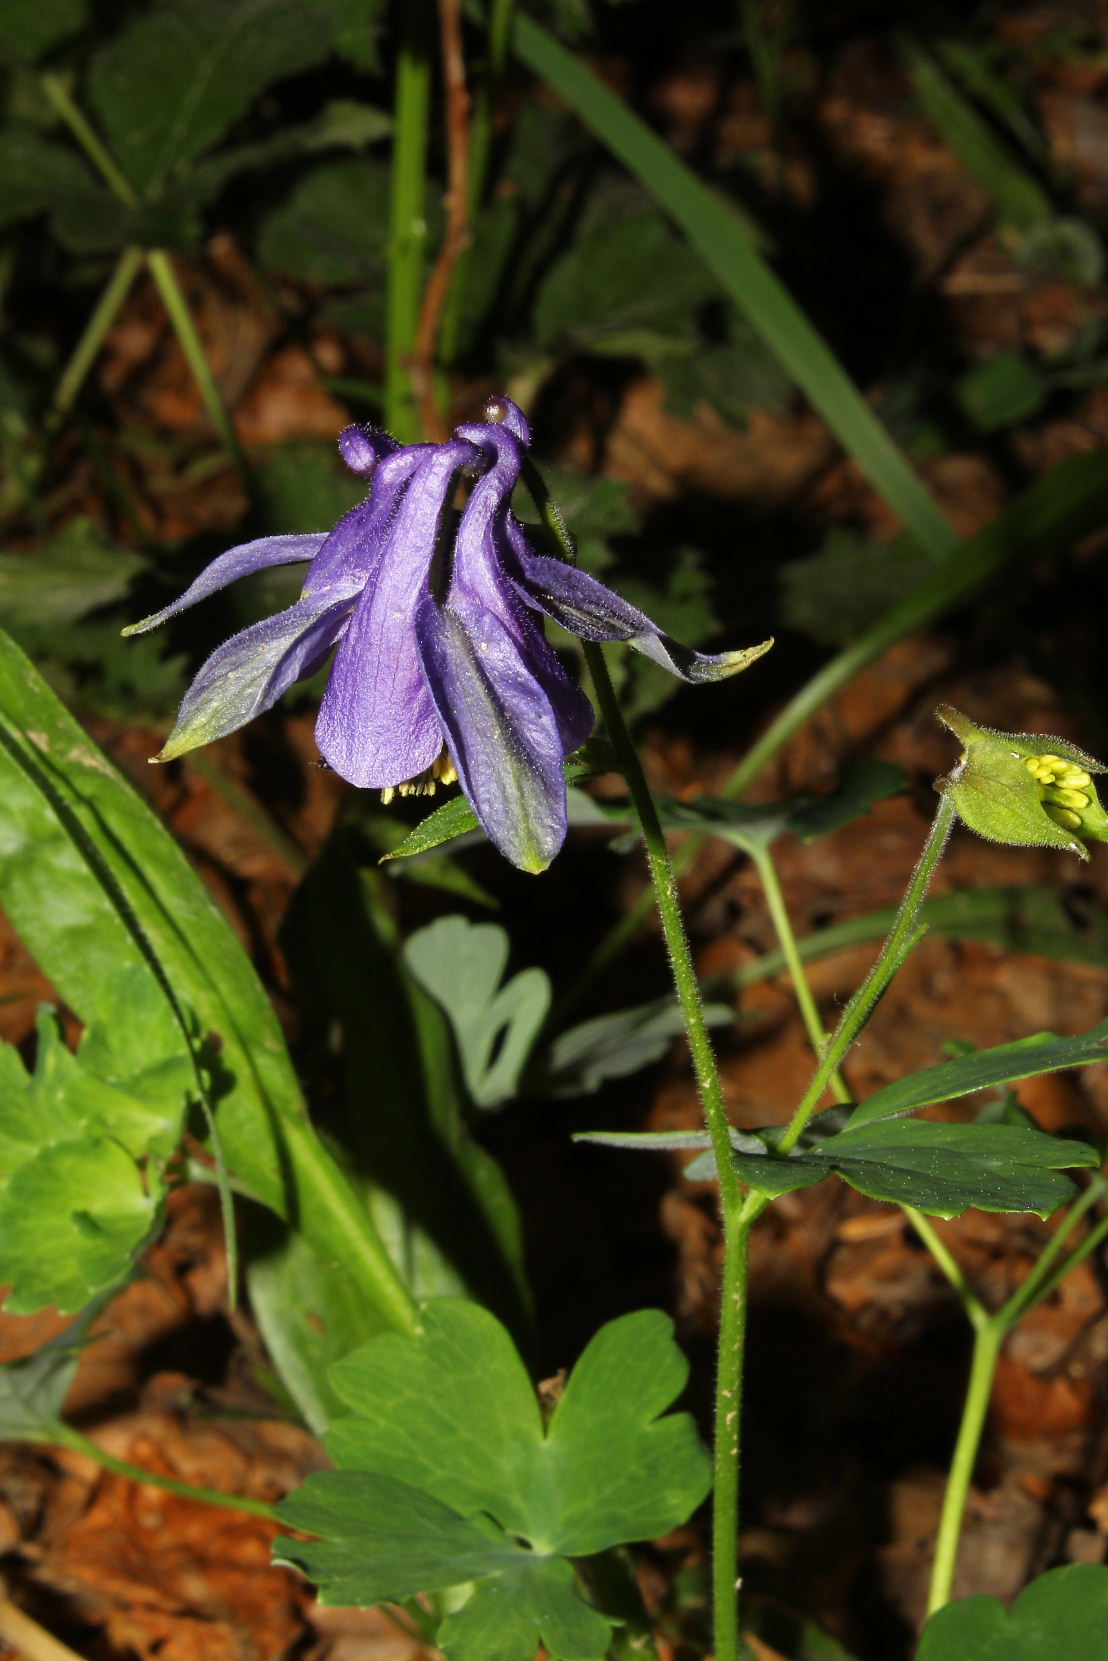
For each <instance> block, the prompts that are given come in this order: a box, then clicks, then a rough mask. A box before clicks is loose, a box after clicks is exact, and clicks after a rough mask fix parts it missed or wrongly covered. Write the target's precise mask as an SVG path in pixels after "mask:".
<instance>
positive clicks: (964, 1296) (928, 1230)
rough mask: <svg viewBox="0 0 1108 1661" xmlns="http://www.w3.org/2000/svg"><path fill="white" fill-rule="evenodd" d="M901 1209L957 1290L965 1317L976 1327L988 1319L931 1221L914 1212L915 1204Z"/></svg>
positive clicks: (958, 1265) (920, 1212)
mask: <svg viewBox="0 0 1108 1661" xmlns="http://www.w3.org/2000/svg"><path fill="white" fill-rule="evenodd" d="M901 1209H902V1210H903V1212H904V1215H905V1216H906V1217H907V1218H908V1220H909V1222H910V1223H911V1225H912V1227H913V1228H914V1229H915V1231H916V1233H917V1234H918V1235H919V1237H920V1239H921V1240H922V1241H923V1243H924V1245H925V1246H926V1247H927V1249H928V1251H929V1252H930V1253H931V1256H932V1257H933V1258H934V1259H935V1262H936V1263H937V1264H938V1265H939V1268H940V1269H941V1270H942V1272H943V1274H944V1275H945V1276H946V1278H947V1280H949V1282H950V1284H951V1286H953V1288H954V1290H955V1291H956V1292H957V1294H958V1297H959V1300H960V1302H961V1305H962V1308H963V1309H964V1310H965V1312H966V1317H967V1319H968V1320H969V1321H971V1322H972V1324H973V1325H974V1326H975V1327H980V1326H982V1325H984V1323H985V1322H986V1321H987V1320H988V1319H989V1312H988V1310H987V1309H986V1308H985V1305H984V1304H983V1303H982V1302H981V1299H980V1298H979V1297H978V1296H977V1293H976V1292H975V1291H974V1289H973V1287H972V1286H971V1285H970V1283H969V1280H968V1279H967V1277H966V1274H965V1271H964V1270H963V1268H962V1265H961V1264H960V1263H959V1261H958V1259H957V1258H956V1257H955V1255H954V1253H953V1252H952V1251H951V1249H950V1247H949V1246H948V1245H947V1243H946V1241H945V1240H944V1239H943V1237H942V1235H941V1234H940V1233H939V1231H938V1229H937V1228H936V1227H935V1225H934V1223H933V1222H932V1221H931V1219H930V1217H928V1216H927V1215H926V1214H925V1213H924V1212H922V1211H917V1210H916V1207H915V1206H914V1205H905V1206H902V1207H901Z"/></svg>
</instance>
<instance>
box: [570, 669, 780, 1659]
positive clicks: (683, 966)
mask: <svg viewBox="0 0 1108 1661" xmlns="http://www.w3.org/2000/svg"><path fill="white" fill-rule="evenodd" d="M585 656H586V659H587V660H588V665H589V670H590V672H591V674H592V678H593V685H594V687H595V688H596V695H597V700H598V702H599V704H600V713H601V715H602V716H603V718H604V724H605V726H606V728H607V730H608V737H609V738H610V739H611V742H612V745H613V747H614V749H615V751H616V755H617V758H618V760H619V765H620V770H621V771H622V773H623V776H624V778H625V779H626V780H627V784H628V788H629V789H630V792H631V800H632V802H633V804H634V807H635V812H636V815H637V816H638V820H639V827H640V829H641V831H642V838H643V842H644V844H645V846H646V858H647V864H648V866H649V868H650V880H651V884H652V886H653V890H654V898H655V901H656V903H657V906H658V915H659V917H660V919H661V923H662V933H663V935H664V937H665V942H666V950H667V952H668V953H669V960H670V967H671V969H672V971H673V981H674V985H675V987H676V989H677V997H678V1000H679V1002H680V1004H681V1012H682V1014H683V1016H684V1018H685V1030H686V1032H687V1034H688V1041H689V1050H690V1052H691V1054H692V1061H693V1071H694V1073H695V1075H696V1082H697V1087H698V1089H699V1092H700V1102H701V1106H702V1108H703V1111H704V1120H705V1123H706V1125H707V1128H708V1134H709V1136H710V1137H711V1139H712V1151H713V1153H714V1155H715V1161H716V1172H717V1175H718V1178H719V1197H720V1213H721V1216H722V1221H723V1285H722V1289H721V1295H720V1331H719V1361H718V1367H717V1371H716V1396H715V1415H714V1416H715V1435H714V1446H713V1454H712V1462H713V1468H714V1478H715V1480H714V1488H713V1497H712V1610H713V1623H714V1642H715V1654H716V1661H737V1657H738V1654H739V1607H738V1587H737V1585H736V1581H735V1573H736V1566H737V1563H738V1535H739V1457H740V1446H741V1429H742V1427H741V1420H740V1413H741V1401H742V1373H743V1352H744V1345H745V1333H746V1307H747V1263H748V1252H747V1244H748V1241H749V1235H750V1230H749V1225H745V1226H744V1225H743V1223H742V1211H743V1198H744V1196H743V1190H742V1185H741V1183H740V1181H739V1178H738V1174H737V1173H736V1171H735V1167H734V1164H733V1162H732V1159H731V1135H730V1124H729V1122H728V1118H727V1108H726V1105H725V1103H724V1100H723V1087H722V1085H721V1083H720V1077H719V1069H718V1067H717V1066H716V1060H715V1056H714V1055H713V1053H712V1046H711V1041H710V1039H709V1037H708V1029H707V1027H706V1025H705V1023H704V1009H703V1005H702V1004H701V1001H700V987H699V984H698V982H697V978H696V970H695V968H694V967H693V961H692V953H691V952H690V950H689V943H688V938H687V936H686V934H685V925H684V920H683V918H682V916H681V904H680V899H679V897H678V893H677V882H676V879H675V878H674V875H673V866H672V864H671V862H670V857H669V849H668V848H667V847H666V839H665V834H664V832H663V830H662V827H661V824H660V822H659V819H658V812H657V809H656V808H655V806H654V798H653V796H652V795H651V794H650V787H649V785H648V784H647V782H646V778H645V776H644V774H643V771H642V767H641V765H640V763H639V758H638V755H637V754H636V752H635V748H634V745H633V744H632V742H631V737H630V734H629V733H628V731H627V726H626V723H625V722H624V719H623V712H622V711H621V709H620V707H619V700H618V699H617V698H616V695H615V692H614V690H613V687H612V681H611V676H610V675H609V673H608V665H607V662H606V660H605V658H604V653H603V650H602V649H601V647H599V646H596V645H593V644H591V643H590V642H586V643H585Z"/></svg>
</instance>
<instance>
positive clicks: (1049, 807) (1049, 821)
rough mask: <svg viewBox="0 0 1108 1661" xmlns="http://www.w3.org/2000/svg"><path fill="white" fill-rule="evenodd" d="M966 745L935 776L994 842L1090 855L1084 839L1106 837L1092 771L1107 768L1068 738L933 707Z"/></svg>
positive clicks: (1106, 819)
mask: <svg viewBox="0 0 1108 1661" xmlns="http://www.w3.org/2000/svg"><path fill="white" fill-rule="evenodd" d="M935 713H936V715H937V716H938V718H939V720H940V721H941V722H942V723H943V725H944V726H946V727H949V728H950V730H951V732H953V733H955V734H956V735H957V737H958V738H960V739H961V741H962V743H963V745H964V746H965V748H964V749H963V752H962V755H961V756H960V758H959V760H958V762H957V764H956V765H955V766H954V767H953V768H952V769H951V771H950V772H949V773H948V774H947V776H946V777H945V778H942V779H938V780H937V781H936V783H937V787H938V789H939V790H941V791H942V792H943V794H944V795H947V796H949V797H950V799H951V801H952V802H953V803H954V806H955V808H956V809H957V811H958V814H959V816H960V818H962V819H964V820H965V822H966V824H967V825H968V826H969V828H970V830H973V831H976V832H977V834H978V835H979V836H984V837H987V838H988V839H989V841H991V842H1007V843H1010V844H1013V845H1015V846H1022V847H1048V848H1064V849H1065V850H1066V851H1067V852H1069V853H1074V854H1077V855H1078V856H1079V857H1080V858H1081V859H1088V857H1089V856H1088V853H1087V852H1086V850H1085V846H1084V844H1085V843H1086V842H1108V815H1106V814H1105V811H1104V809H1103V807H1102V806H1101V804H1100V799H1099V797H1098V796H1097V792H1096V786H1095V785H1094V784H1093V781H1092V775H1093V774H1094V773H1103V772H1104V771H1105V770H1106V769H1105V768H1104V767H1102V766H1101V764H1100V762H1098V761H1095V760H1094V759H1093V757H1092V756H1088V755H1086V754H1085V752H1084V750H1079V749H1078V748H1077V746H1076V744H1070V743H1069V742H1068V740H1066V739H1064V738H1050V737H1048V736H1047V735H1046V734H1045V733H1026V732H994V731H993V729H992V728H991V727H978V726H975V725H974V723H973V722H972V721H969V720H967V719H966V717H965V716H964V715H960V714H959V713H958V711H957V710H956V709H951V708H950V706H949V705H948V704H943V705H942V706H941V707H940V708H939V709H937V710H936V711H935Z"/></svg>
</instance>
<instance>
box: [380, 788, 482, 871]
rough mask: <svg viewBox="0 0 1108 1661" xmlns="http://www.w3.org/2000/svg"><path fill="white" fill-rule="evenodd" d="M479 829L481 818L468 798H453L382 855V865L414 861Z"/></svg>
mask: <svg viewBox="0 0 1108 1661" xmlns="http://www.w3.org/2000/svg"><path fill="white" fill-rule="evenodd" d="M478 828H479V827H478V824H477V815H476V814H475V813H474V811H473V809H472V808H471V807H470V805H469V803H468V802H467V801H466V799H465V797H464V796H453V797H452V798H451V799H450V801H448V802H443V804H442V806H441V807H437V808H436V809H435V811H434V812H433V813H429V814H428V815H427V817H426V819H424V820H422V821H421V822H420V823H419V824H418V825H416V827H415V828H414V830H411V831H409V832H408V834H407V836H406V837H405V838H404V840H403V842H399V843H398V844H397V845H396V847H395V848H391V849H390V850H389V852H388V853H387V854H382V856H381V864H382V865H384V864H386V863H387V862H388V861H389V860H390V859H411V858H412V856H413V855H414V854H426V853H430V851H431V849H432V848H441V847H442V845H443V843H444V842H453V841H454V840H455V838H456V837H459V836H468V835H470V834H471V833H472V832H473V831H476V830H477V829H478Z"/></svg>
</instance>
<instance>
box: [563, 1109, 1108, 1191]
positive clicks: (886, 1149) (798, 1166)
mask: <svg viewBox="0 0 1108 1661" xmlns="http://www.w3.org/2000/svg"><path fill="white" fill-rule="evenodd" d="M843 1117H844V1115H843V1113H842V1110H840V1109H828V1110H827V1111H826V1112H824V1113H821V1114H820V1115H819V1116H818V1117H817V1118H816V1119H815V1120H813V1122H812V1124H811V1125H810V1126H809V1128H808V1130H807V1131H806V1132H805V1134H804V1135H803V1136H802V1137H801V1140H800V1142H799V1144H798V1145H797V1147H796V1148H794V1149H793V1150H792V1152H791V1153H790V1154H788V1156H787V1157H785V1158H782V1157H781V1155H780V1154H776V1153H775V1152H774V1151H773V1150H774V1145H775V1143H776V1141H777V1140H778V1139H779V1138H780V1135H781V1131H782V1128H783V1127H782V1126H780V1125H775V1126H770V1127H769V1128H768V1129H765V1130H762V1131H759V1132H757V1133H755V1134H753V1135H751V1134H747V1135H743V1136H742V1137H741V1142H740V1144H739V1145H736V1137H737V1133H736V1132H732V1135H731V1141H732V1147H733V1148H735V1149H736V1151H735V1152H733V1153H732V1156H731V1157H732V1160H733V1162H734V1166H735V1169H736V1171H737V1172H738V1173H739V1176H740V1177H741V1178H742V1180H743V1182H746V1183H749V1184H750V1186H751V1187H752V1188H755V1189H757V1190H758V1191H759V1193H762V1194H767V1195H769V1196H770V1198H776V1197H777V1196H778V1195H779V1194H785V1193H789V1192H790V1191H791V1190H792V1189H794V1188H806V1187H808V1186H810V1185H811V1184H812V1183H816V1182H822V1181H823V1179H824V1178H825V1177H827V1176H830V1174H831V1172H832V1171H835V1172H837V1173H838V1175H839V1176H841V1177H842V1178H843V1179H844V1181H846V1182H848V1183H849V1184H850V1186H851V1187H852V1188H857V1189H858V1191H859V1193H862V1194H868V1195H869V1196H870V1198H871V1199H875V1200H890V1201H893V1202H895V1203H896V1204H899V1205H914V1206H917V1207H918V1208H919V1209H920V1210H921V1211H929V1212H933V1213H935V1214H936V1215H937V1216H940V1217H953V1216H956V1215H957V1214H958V1213H959V1212H962V1211H966V1210H968V1209H969V1208H970V1207H971V1206H972V1207H977V1208H979V1209H980V1210H982V1211H1034V1212H1036V1213H1037V1214H1038V1215H1039V1216H1041V1217H1048V1216H1049V1215H1050V1214H1051V1212H1053V1211H1056V1210H1057V1209H1058V1207H1059V1206H1060V1205H1062V1204H1063V1203H1064V1202H1065V1201H1066V1200H1067V1199H1069V1198H1071V1197H1072V1195H1073V1192H1074V1189H1073V1184H1072V1183H1071V1182H1070V1181H1069V1180H1068V1179H1067V1178H1066V1177H1062V1176H1059V1175H1058V1174H1057V1172H1058V1170H1059V1169H1061V1168H1064V1167H1067V1166H1073V1165H1096V1164H1097V1163H1098V1160H1097V1155H1096V1152H1095V1150H1094V1149H1092V1148H1090V1147H1089V1146H1088V1144H1087V1143H1085V1142H1070V1141H1064V1140H1062V1139H1061V1138H1059V1137H1056V1136H1045V1135H1044V1134H1043V1133H1042V1131H1040V1130H1036V1129H1032V1128H1028V1127H1025V1126H1022V1125H1018V1126H1017V1125H983V1124H972V1125H954V1124H940V1123H937V1122H935V1121H934V1120H919V1119H889V1120H881V1121H880V1122H878V1123H875V1124H866V1125H859V1126H858V1127H857V1128H851V1129H849V1130H844V1129H842V1124H843ZM691 1134H693V1133H689V1132H674V1133H665V1132H663V1133H662V1135H671V1136H675V1137H684V1138H686V1140H684V1141H672V1142H671V1143H670V1144H669V1145H670V1146H674V1147H676V1146H687V1147H695V1146H698V1145H699V1146H704V1143H702V1142H697V1141H695V1140H691V1139H688V1138H689V1137H690V1135H691ZM585 1140H588V1141H594V1142H608V1143H610V1144H613V1145H616V1146H623V1147H631V1146H637V1147H643V1148H646V1147H650V1146H654V1147H658V1146H661V1145H662V1143H661V1141H660V1139H659V1136H658V1135H642V1134H639V1135H637V1136H635V1137H634V1138H631V1137H628V1136H627V1135H626V1134H624V1135H623V1136H622V1137H620V1138H619V1139H618V1140H617V1138H616V1137H613V1136H612V1135H610V1134H607V1133H602V1134H597V1133H590V1134H589V1135H588V1136H587V1137H586V1138H585ZM759 1141H760V1142H761V1144H762V1146H761V1149H759V1147H758V1143H759ZM715 1172H716V1165H715V1156H714V1154H713V1153H712V1152H711V1150H710V1149H707V1150H706V1151H705V1152H703V1153H701V1154H700V1155H699V1156H698V1157H697V1158H696V1159H694V1160H692V1161H691V1162H690V1163H689V1164H688V1165H686V1167H685V1171H684V1175H685V1176H686V1177H687V1178H688V1179H689V1180H690V1181H694V1182H704V1181H708V1180H710V1179H711V1178H713V1177H714V1176H715Z"/></svg>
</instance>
